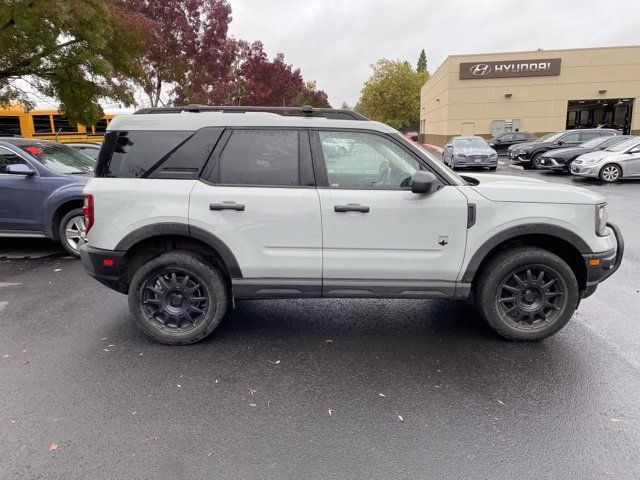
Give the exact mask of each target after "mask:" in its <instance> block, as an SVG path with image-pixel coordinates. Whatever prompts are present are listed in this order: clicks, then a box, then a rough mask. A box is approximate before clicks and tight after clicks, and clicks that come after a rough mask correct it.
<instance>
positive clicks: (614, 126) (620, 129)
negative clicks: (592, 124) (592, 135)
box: [596, 123, 624, 132]
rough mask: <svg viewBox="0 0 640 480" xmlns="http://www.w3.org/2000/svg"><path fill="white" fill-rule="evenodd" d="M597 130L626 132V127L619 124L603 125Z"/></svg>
mask: <svg viewBox="0 0 640 480" xmlns="http://www.w3.org/2000/svg"><path fill="white" fill-rule="evenodd" d="M596 128H609V129H613V130H618V131H619V132H623V131H624V125H620V124H617V123H603V124H602V125H598V126H597V127H596Z"/></svg>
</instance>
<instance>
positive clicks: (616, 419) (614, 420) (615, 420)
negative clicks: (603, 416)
mask: <svg viewBox="0 0 640 480" xmlns="http://www.w3.org/2000/svg"><path fill="white" fill-rule="evenodd" d="M611 421H612V422H621V421H622V420H620V419H619V418H612V419H611Z"/></svg>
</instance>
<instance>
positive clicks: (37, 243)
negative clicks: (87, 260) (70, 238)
mask: <svg viewBox="0 0 640 480" xmlns="http://www.w3.org/2000/svg"><path fill="white" fill-rule="evenodd" d="M65 255H67V253H66V252H65V251H64V250H63V249H62V247H61V246H60V244H59V243H57V242H54V241H52V240H49V239H46V238H0V259H22V258H45V257H50V256H65Z"/></svg>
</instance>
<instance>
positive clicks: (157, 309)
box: [129, 251, 229, 345]
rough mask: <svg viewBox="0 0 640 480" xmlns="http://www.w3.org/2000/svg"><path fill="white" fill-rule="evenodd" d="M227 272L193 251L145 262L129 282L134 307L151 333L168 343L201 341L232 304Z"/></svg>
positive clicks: (137, 320) (139, 322)
mask: <svg viewBox="0 0 640 480" xmlns="http://www.w3.org/2000/svg"><path fill="white" fill-rule="evenodd" d="M228 295H229V293H228V288H227V284H226V282H225V279H224V277H223V275H222V274H221V273H220V272H219V271H218V269H216V268H215V267H213V266H211V265H209V264H207V263H205V262H204V261H203V260H202V259H200V258H199V257H198V256H196V255H194V254H192V253H190V252H181V251H174V252H170V253H165V254H163V255H161V256H159V257H157V258H154V259H153V260H150V261H149V262H147V263H146V264H144V265H143V266H142V267H140V269H138V271H137V272H136V273H135V275H134V276H133V279H132V281H131V286H130V287H129V309H130V310H131V313H132V315H133V320H134V322H135V323H136V325H137V326H138V327H139V328H140V329H141V330H142V331H143V332H144V333H145V334H146V335H148V336H149V337H151V338H153V339H154V340H156V341H158V342H160V343H165V344H168V345H187V344H190V343H195V342H197V341H199V340H202V339H203V338H205V337H206V336H208V335H209V334H210V333H211V332H213V330H215V328H216V327H217V326H218V325H219V324H220V322H221V320H222V318H223V317H224V314H225V313H226V311H227V305H228Z"/></svg>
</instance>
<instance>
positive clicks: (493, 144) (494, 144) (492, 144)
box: [489, 140, 500, 148]
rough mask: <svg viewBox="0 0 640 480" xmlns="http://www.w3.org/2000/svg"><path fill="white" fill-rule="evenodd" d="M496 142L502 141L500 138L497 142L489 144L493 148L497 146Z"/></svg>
mask: <svg viewBox="0 0 640 480" xmlns="http://www.w3.org/2000/svg"><path fill="white" fill-rule="evenodd" d="M496 143H500V140H496V142H495V143H493V142H489V146H490V147H491V148H493V147H495V146H496Z"/></svg>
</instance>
